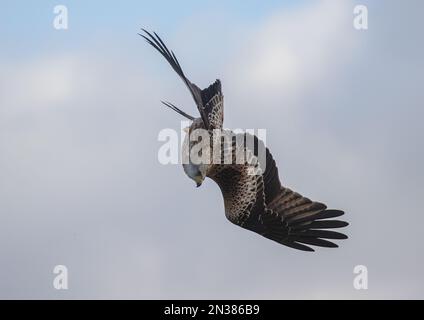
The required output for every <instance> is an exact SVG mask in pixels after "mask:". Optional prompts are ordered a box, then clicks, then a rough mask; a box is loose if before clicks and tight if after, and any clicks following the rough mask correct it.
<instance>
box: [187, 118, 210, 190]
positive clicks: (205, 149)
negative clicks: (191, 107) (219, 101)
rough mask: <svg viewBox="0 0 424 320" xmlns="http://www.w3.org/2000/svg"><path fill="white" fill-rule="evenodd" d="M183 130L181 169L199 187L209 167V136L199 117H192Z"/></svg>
mask: <svg viewBox="0 0 424 320" xmlns="http://www.w3.org/2000/svg"><path fill="white" fill-rule="evenodd" d="M184 131H185V132H186V136H185V139H184V143H183V150H182V152H183V169H184V172H185V174H186V175H187V176H188V177H189V178H190V179H192V180H193V181H194V182H195V183H196V186H197V187H200V186H201V185H202V183H203V181H204V180H205V178H206V173H207V171H208V169H209V167H210V156H209V155H210V145H209V144H210V136H209V133H208V131H207V130H206V129H205V126H204V124H203V121H202V119H201V118H196V119H194V120H193V122H192V124H191V125H190V127H187V128H186V129H185V130H184Z"/></svg>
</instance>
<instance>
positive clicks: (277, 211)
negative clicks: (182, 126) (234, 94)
mask: <svg viewBox="0 0 424 320" xmlns="http://www.w3.org/2000/svg"><path fill="white" fill-rule="evenodd" d="M142 31H143V33H139V35H140V36H142V37H143V38H144V39H145V40H146V41H147V42H148V43H149V44H150V45H151V46H153V47H154V48H155V49H156V50H157V51H158V52H159V53H160V54H161V55H162V56H163V57H164V58H165V59H166V60H167V61H168V63H169V64H170V65H171V66H172V68H173V69H174V71H175V72H176V73H177V74H178V75H179V76H180V78H181V79H182V80H183V81H184V83H185V85H186V86H187V88H188V90H189V91H190V93H191V95H192V97H193V99H194V102H195V104H196V106H197V109H198V111H199V114H200V117H197V118H196V117H193V116H191V115H189V114H187V113H185V112H184V111H182V110H181V109H180V108H178V107H176V106H175V105H174V104H172V103H169V102H162V103H163V104H165V105H166V106H167V107H169V108H171V109H172V110H174V111H176V112H177V113H179V114H180V115H182V116H183V117H185V118H187V119H189V120H191V121H192V123H191V125H190V127H189V128H188V130H187V131H188V133H189V134H188V136H190V133H192V132H194V131H195V130H198V129H200V130H204V131H206V132H207V134H208V135H209V138H210V142H211V144H210V145H211V149H218V148H217V144H219V146H222V141H221V139H218V140H217V139H216V138H215V136H214V133H215V132H216V131H217V130H218V131H222V132H225V133H226V134H232V137H235V140H237V139H240V138H241V139H242V140H243V141H247V138H253V141H254V144H253V147H252V146H251V145H250V146H247V144H246V143H244V144H243V143H242V144H237V143H234V139H232V140H231V142H230V143H229V146H228V144H227V146H224V147H222V148H221V149H222V150H220V152H219V153H218V154H219V156H218V158H219V159H220V160H223V158H224V156H223V154H224V153H225V152H226V151H227V152H228V151H231V153H230V154H231V158H230V160H231V161H229V162H228V161H224V163H222V162H223V161H218V162H215V161H212V162H211V161H204V162H194V161H191V159H190V160H189V161H188V162H187V163H183V168H184V172H185V173H186V175H187V176H188V177H189V178H191V179H192V180H194V181H195V182H196V185H197V186H198V187H199V186H200V185H201V184H202V182H203V181H204V179H205V178H206V177H208V178H210V179H212V180H214V181H215V182H216V183H217V184H218V186H219V187H220V189H221V191H222V195H223V198H224V206H225V215H226V217H227V218H228V220H230V221H231V222H232V223H234V224H236V225H238V226H240V227H242V228H245V229H248V230H250V231H253V232H256V233H258V234H260V235H262V236H263V237H265V238H268V239H271V240H273V241H276V242H278V243H280V244H283V245H285V246H288V247H291V248H294V249H298V250H302V251H314V249H313V248H312V247H311V246H318V247H328V248H337V247H338V245H337V244H335V243H334V242H332V241H330V240H340V239H347V236H346V235H345V234H343V233H340V232H336V231H333V230H328V229H336V228H342V227H346V226H347V225H348V223H347V222H345V221H341V220H336V219H334V218H337V217H339V216H342V215H343V214H344V212H343V211H341V210H334V209H327V206H326V205H325V204H323V203H320V202H315V201H312V200H310V199H308V198H306V197H304V196H302V195H300V194H299V193H297V192H294V191H292V190H290V189H289V188H287V187H284V186H283V185H282V184H281V182H280V179H279V177H278V170H277V166H276V164H275V161H274V159H273V157H272V155H271V153H270V152H269V150H268V148H265V147H264V144H263V142H262V141H260V140H259V139H258V138H257V137H256V136H254V135H248V134H240V133H239V134H234V133H233V132H232V131H231V130H224V129H223V121H224V104H223V98H224V97H223V94H222V88H221V82H220V80H216V81H215V82H214V83H213V84H211V85H210V86H209V87H207V88H205V89H203V90H201V89H200V88H199V87H198V86H196V85H195V84H194V83H192V82H190V81H189V80H188V78H187V77H186V76H185V74H184V72H183V70H182V68H181V65H180V63H179V62H178V60H177V58H176V56H175V54H174V52H172V51H170V50H169V49H168V48H167V46H166V45H165V43H164V42H163V41H162V39H161V38H160V37H159V36H158V35H157V34H156V33H155V32H153V33H150V32H148V31H146V30H144V29H142ZM224 140H225V139H224ZM240 145H242V146H241V147H240ZM183 146H184V147H185V148H187V149H188V151H189V153H190V151H191V149H193V148H194V147H195V146H196V142H195V141H194V142H193V141H191V139H187V136H186V139H185V142H184V144H183ZM184 147H183V148H184ZM261 147H263V150H265V152H264V157H262V158H263V159H262V161H260V160H259V159H260V158H261V157H260V156H259V149H261ZM229 149H230V150H229ZM241 151H242V152H244V153H245V154H246V156H245V158H246V159H245V160H244V161H241V162H240V161H234V160H235V155H238V154H240V152H241ZM210 152H212V153H213V151H210ZM248 159H250V160H248ZM252 159H253V160H252ZM258 168H259V169H263V170H256V171H254V172H255V173H254V174H252V169H258Z"/></svg>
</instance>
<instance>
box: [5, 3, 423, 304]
mask: <svg viewBox="0 0 424 320" xmlns="http://www.w3.org/2000/svg"><path fill="white" fill-rule="evenodd" d="M154 3H155V4H153V2H151V1H149V2H147V1H146V2H145V3H143V1H121V2H119V4H118V3H117V2H114V4H112V2H104V1H100V0H99V1H90V2H89V3H87V2H86V1H76V0H75V1H62V2H56V1H32V2H31V3H28V1H22V0H19V1H8V0H6V1H2V3H1V9H0V38H1V42H2V44H1V50H0V70H1V73H0V298H31V299H32V298H51V299H62V298H68V299H69V298H71V299H74V298H82V299H84V298H131V299H133V298H151V299H155V298H179V299H185V298H224V299H225V298H236V299H247V298H252V299H266V298H270V299H281V298H284V299H297V298H306V299H317V298H336V299H341V298H352V299H370V298H382V299H391V298H400V299H404V298H421V299H423V298H424V276H423V270H424V243H423V241H422V233H423V232H422V225H423V224H424V212H423V209H422V198H423V196H424V187H423V179H424V174H423V170H422V164H423V163H424V139H423V125H422V123H423V119H424V112H423V101H424V87H423V84H424V81H423V80H424V79H423V70H424V63H423V57H424V44H423V40H422V32H423V30H424V22H423V21H424V20H423V19H422V14H423V12H424V3H423V2H422V1H420V0H408V1H400V0H390V1H379V2H378V3H377V1H368V0H367V1H365V0H362V1H360V2H358V1H355V0H352V1H338V0H327V1H326V0H316V1H267V2H266V4H264V2H263V1H253V0H249V1H238V2H236V1H234V2H231V3H229V2H228V1H216V0H215V1H202V2H199V1H194V0H193V1H185V2H178V3H177V2H175V1H172V2H171V1H157V2H154ZM57 4H64V5H67V6H68V9H69V30H67V31H58V30H55V29H54V28H53V27H52V22H53V18H54V14H53V7H54V6H55V5H57ZM356 4H366V5H367V6H368V9H369V29H368V30H367V31H358V30H355V29H354V28H353V25H352V21H353V17H354V16H353V7H354V6H355V5H356ZM140 27H146V28H147V29H150V30H155V31H157V32H158V33H159V34H160V35H162V38H163V39H164V40H165V41H166V43H167V44H168V46H169V47H170V48H172V49H173V50H174V51H175V52H176V54H177V56H178V58H179V60H180V63H181V64H182V66H183V68H184V70H185V72H186V74H187V75H188V76H189V78H190V79H191V80H192V81H193V82H195V83H197V84H198V85H199V86H200V87H205V86H207V85H209V83H211V82H212V81H214V80H215V79H216V78H220V79H221V80H222V83H223V91H224V95H225V125H226V127H228V128H265V129H267V145H268V146H269V148H270V149H271V151H272V153H273V155H274V158H275V159H276V161H277V164H278V166H279V171H280V177H281V180H282V182H283V184H284V185H286V186H288V187H290V188H291V189H293V190H296V191H298V192H299V193H302V194H304V195H305V196H308V197H310V198H311V199H314V200H319V201H322V202H324V203H326V204H327V205H328V206H329V207H333V208H340V209H343V210H345V211H346V215H345V218H346V219H347V220H348V221H349V222H350V223H351V225H350V226H349V227H348V229H346V233H347V234H348V235H349V237H350V238H349V240H346V241H341V242H339V244H340V248H339V249H318V250H317V252H315V253H312V254H311V253H304V252H298V251H295V250H292V249H289V248H287V247H284V246H281V245H278V244H277V243H274V242H272V241H269V240H267V239H265V238H262V237H260V236H259V235H256V234H254V233H252V232H248V231H245V230H243V229H241V228H238V227H236V226H234V225H232V224H231V223H230V222H228V221H227V220H226V218H225V215H224V205H223V201H222V196H221V194H220V191H219V188H218V187H217V186H216V185H215V184H214V183H213V182H212V181H211V180H208V181H206V183H204V184H203V186H202V187H201V188H199V189H196V188H195V186H194V183H193V181H191V180H189V179H188V178H186V176H185V175H184V173H183V170H182V168H181V167H180V166H177V165H168V166H163V165H161V164H160V163H159V162H158V160H157V151H158V149H159V147H160V146H161V142H158V140H157V136H158V133H159V131H160V130H161V129H163V128H174V129H176V130H179V127H180V120H181V118H180V117H179V116H178V115H177V114H175V113H173V112H171V111H169V110H167V109H165V108H164V107H162V106H161V105H160V102H159V101H160V100H161V99H165V100H169V101H172V102H174V103H175V104H177V105H180V106H181V107H183V109H184V110H185V111H187V112H188V113H192V114H195V107H194V105H193V102H192V100H191V97H190V95H189V93H188V91H187V90H186V88H185V87H184V85H183V83H182V82H181V81H180V80H179V79H178V78H177V76H176V75H175V74H174V73H173V71H172V70H171V68H170V67H169V66H168V65H167V64H166V62H165V61H164V60H163V59H162V58H161V57H160V56H159V55H158V54H157V53H156V52H155V51H154V50H153V49H152V48H151V47H149V46H148V45H147V44H146V43H145V42H143V41H142V39H141V38H140V37H139V36H137V32H138V31H139V28H140ZM58 264H63V265H66V266H67V267H68V269H69V290H67V291H57V290H55V289H54V288H53V285H52V283H53V278H54V274H53V268H54V266H55V265H58ZM359 264H362V265H366V266H367V267H368V272H369V289H368V290H361V291H358V290H355V289H354V287H353V284H352V283H353V278H354V274H353V268H354V266H356V265H359Z"/></svg>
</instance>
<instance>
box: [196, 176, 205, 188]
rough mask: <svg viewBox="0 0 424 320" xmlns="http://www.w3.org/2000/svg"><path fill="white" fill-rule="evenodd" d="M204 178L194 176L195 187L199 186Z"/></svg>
mask: <svg viewBox="0 0 424 320" xmlns="http://www.w3.org/2000/svg"><path fill="white" fill-rule="evenodd" d="M203 180H204V178H203V177H202V176H198V177H196V180H195V181H196V188H199V187H200V186H201V185H202V183H203Z"/></svg>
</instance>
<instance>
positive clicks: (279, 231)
mask: <svg viewBox="0 0 424 320" xmlns="http://www.w3.org/2000/svg"><path fill="white" fill-rule="evenodd" d="M254 140H255V144H256V145H258V144H263V143H262V142H261V141H260V140H259V139H257V138H256V137H254ZM232 147H233V148H236V146H235V145H234V144H233V146H232ZM246 148H248V147H246ZM257 150H260V149H259V148H258V149H257ZM257 150H253V151H252V150H247V152H252V153H253V154H254V155H255V156H257ZM237 152H239V150H234V153H235V154H236V153H237ZM265 161H266V166H265V170H264V171H263V172H262V174H259V175H251V174H249V170H250V169H251V167H252V164H251V163H250V164H248V163H245V164H227V165H225V164H219V165H216V168H215V170H212V171H211V172H212V173H211V175H210V178H212V179H213V180H215V181H216V182H217V184H218V185H219V187H220V188H221V191H222V194H223V197H224V205H225V213H226V216H227V218H228V219H229V220H230V221H231V222H233V223H235V224H236V225H239V226H241V227H243V228H245V229H248V230H251V231H254V232H256V233H259V234H261V235H262V236H264V237H266V238H268V239H271V240H274V241H276V242H278V243H281V244H283V245H286V246H288V247H291V248H294V249H298V250H303V251H314V249H313V248H311V247H310V245H313V246H319V247H331V248H333V247H337V245H336V244H335V243H333V242H331V241H329V239H330V240H333V239H346V238H347V236H346V235H344V234H342V233H339V232H335V231H332V230H327V229H334V228H341V227H345V226H347V225H348V223H347V222H345V221H340V220H333V219H332V218H336V217H339V216H341V215H343V214H344V212H343V211H341V210H330V209H327V207H326V205H324V204H322V203H319V202H314V201H311V200H309V199H308V198H306V197H303V196H301V195H300V194H298V193H296V192H293V191H291V190H290V189H288V188H285V187H283V186H282V185H281V183H280V180H279V178H278V170H277V167H276V164H275V161H274V159H273V157H272V155H271V153H270V152H269V150H268V148H266V159H265ZM257 165H259V166H261V165H262V166H263V164H261V163H260V162H258V163H257Z"/></svg>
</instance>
